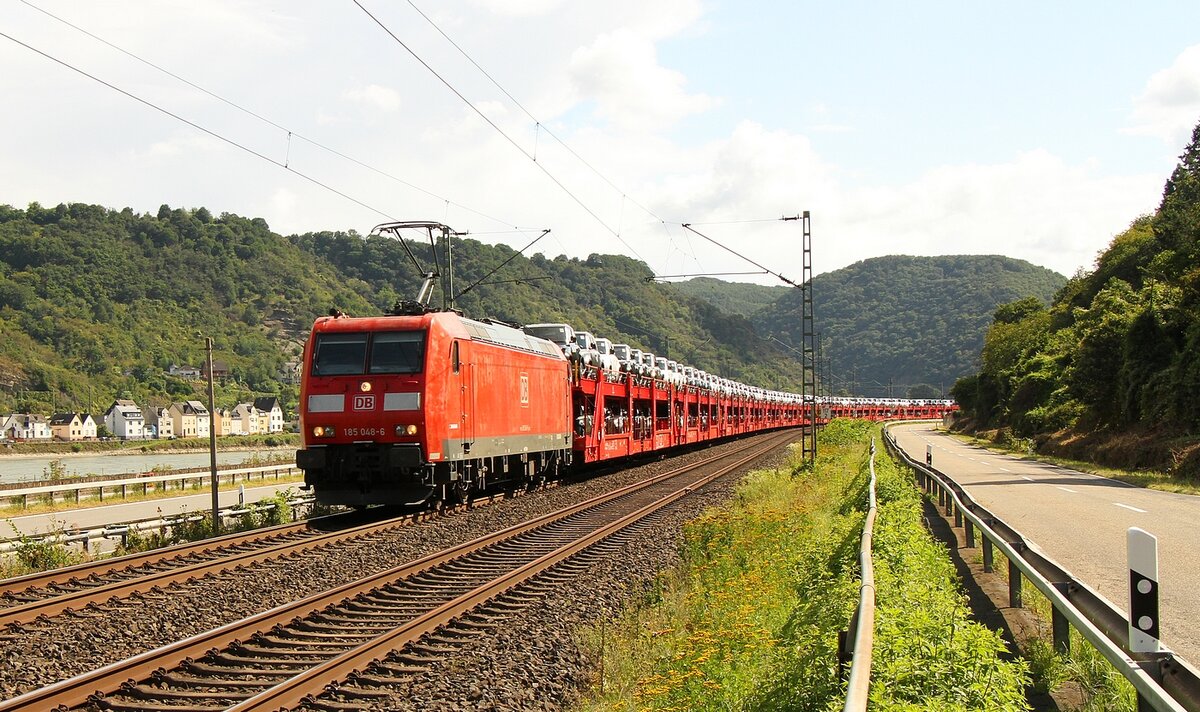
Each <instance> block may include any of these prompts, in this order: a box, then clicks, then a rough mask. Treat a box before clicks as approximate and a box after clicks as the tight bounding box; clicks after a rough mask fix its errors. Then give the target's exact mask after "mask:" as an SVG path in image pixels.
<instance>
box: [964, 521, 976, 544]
mask: <svg viewBox="0 0 1200 712" xmlns="http://www.w3.org/2000/svg"><path fill="white" fill-rule="evenodd" d="M963 529H964V530H965V533H966V537H967V548H968V549H974V548H975V524H973V523H972V522H971V520H970V519H968V520H967V521H966V522H965V526H964V527H963Z"/></svg>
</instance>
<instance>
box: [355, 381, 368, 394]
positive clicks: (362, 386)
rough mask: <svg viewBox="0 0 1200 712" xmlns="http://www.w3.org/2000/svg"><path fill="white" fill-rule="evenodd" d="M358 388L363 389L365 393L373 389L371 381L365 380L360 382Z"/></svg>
mask: <svg viewBox="0 0 1200 712" xmlns="http://www.w3.org/2000/svg"><path fill="white" fill-rule="evenodd" d="M358 390H360V391H362V392H363V393H367V392H368V391H370V390H371V382H370V381H363V382H362V383H360V384H358Z"/></svg>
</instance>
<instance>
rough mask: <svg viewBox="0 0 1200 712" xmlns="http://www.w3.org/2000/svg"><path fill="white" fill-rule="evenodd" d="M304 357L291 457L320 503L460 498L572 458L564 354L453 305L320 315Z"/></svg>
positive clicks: (547, 471)
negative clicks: (297, 436)
mask: <svg viewBox="0 0 1200 712" xmlns="http://www.w3.org/2000/svg"><path fill="white" fill-rule="evenodd" d="M304 364H305V370H304V373H303V375H302V378H301V384H300V397H301V429H302V431H303V434H304V449H302V450H300V451H298V452H297V453H296V464H297V466H298V467H300V468H301V469H303V470H304V480H305V483H306V484H308V485H310V486H312V487H313V489H314V491H315V492H316V497H317V499H318V501H320V502H323V503H327V504H344V505H356V506H359V505H367V504H413V503H419V502H424V501H429V500H431V499H444V500H454V499H457V498H462V497H465V496H466V495H467V494H469V493H470V492H472V491H475V490H478V489H483V488H485V487H487V486H489V485H491V484H495V483H497V482H499V481H503V480H506V479H521V480H525V481H535V480H537V479H539V478H543V477H547V476H552V475H553V474H554V473H555V472H556V471H557V470H558V468H559V467H561V466H562V465H564V464H567V463H569V461H570V456H571V429H570V423H571V414H570V407H571V385H570V380H569V377H570V374H569V369H568V362H567V360H566V358H564V356H563V354H562V351H560V350H559V348H558V347H557V346H556V345H554V344H553V343H551V342H549V341H545V340H543V339H538V338H535V337H532V336H529V335H527V334H524V333H522V332H521V331H518V330H516V329H513V328H511V327H507V326H504V325H501V324H496V323H489V322H483V321H473V320H471V319H466V318H463V317H462V316H460V315H458V314H457V313H455V312H452V311H443V312H428V313H418V314H411V315H395V316H381V317H369V318H352V317H345V316H331V317H322V318H320V319H318V320H317V322H316V323H315V324H314V325H313V330H312V336H311V337H310V339H309V341H308V344H307V345H306V347H305V358H304Z"/></svg>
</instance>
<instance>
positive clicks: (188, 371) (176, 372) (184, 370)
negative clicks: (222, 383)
mask: <svg viewBox="0 0 1200 712" xmlns="http://www.w3.org/2000/svg"><path fill="white" fill-rule="evenodd" d="M213 370H214V371H215V370H216V369H213ZM167 373H169V374H170V375H172V376H178V377H180V378H186V379H188V380H195V379H197V378H199V377H200V369H198V368H196V367H195V366H176V365H175V364H171V366H170V367H169V368H167Z"/></svg>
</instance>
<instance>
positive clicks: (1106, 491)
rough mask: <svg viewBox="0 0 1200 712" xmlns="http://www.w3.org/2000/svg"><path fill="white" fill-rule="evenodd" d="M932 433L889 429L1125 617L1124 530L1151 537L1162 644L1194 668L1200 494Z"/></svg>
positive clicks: (1198, 641)
mask: <svg viewBox="0 0 1200 712" xmlns="http://www.w3.org/2000/svg"><path fill="white" fill-rule="evenodd" d="M934 427H935V426H933V425H928V424H914V425H902V426H892V427H891V428H890V430H891V432H892V433H893V434H894V435H895V436H896V440H897V442H898V443H899V445H900V446H901V447H902V448H903V449H904V450H905V451H906V452H907V453H908V454H909V456H911V457H912V458H913V459H915V460H917V461H918V462H924V461H925V447H926V445H932V446H933V466H934V467H935V468H937V469H938V470H939V471H941V472H943V473H945V474H946V475H948V476H949V477H951V478H952V479H954V480H955V481H956V482H958V483H959V484H960V485H962V487H963V489H965V490H966V491H967V493H968V494H969V495H970V496H971V498H972V499H974V500H975V501H976V502H977V503H978V504H980V505H981V506H983V507H986V508H987V509H988V510H989V511H991V512H992V514H995V515H996V516H997V517H999V518H1000V519H1003V520H1004V521H1005V522H1006V523H1007V524H1008V525H1009V526H1011V527H1013V528H1014V529H1016V530H1017V531H1018V532H1020V533H1021V535H1022V536H1024V537H1025V539H1026V540H1027V541H1028V542H1029V543H1030V544H1031V545H1032V546H1036V547H1037V548H1038V550H1039V551H1040V552H1042V553H1044V554H1045V555H1047V556H1049V557H1050V558H1052V559H1054V560H1055V561H1057V562H1058V563H1059V565H1061V566H1062V567H1063V568H1065V569H1066V570H1067V571H1069V572H1071V574H1073V575H1074V576H1075V577H1076V578H1078V579H1080V580H1081V581H1083V582H1084V583H1086V584H1087V585H1088V586H1091V587H1092V588H1093V589H1095V590H1096V591H1098V592H1099V593H1100V595H1102V596H1104V597H1105V598H1107V599H1108V600H1109V601H1111V602H1112V603H1113V604H1115V605H1116V606H1117V608H1119V609H1121V611H1122V612H1124V613H1125V614H1126V615H1128V613H1129V569H1128V563H1127V556H1126V550H1125V547H1126V544H1125V533H1126V530H1128V529H1129V527H1141V528H1142V529H1145V530H1146V531H1148V532H1150V533H1151V534H1153V535H1154V536H1156V537H1158V557H1159V565H1158V575H1159V583H1160V585H1161V593H1162V597H1161V598H1160V600H1159V612H1160V616H1161V624H1160V631H1161V633H1162V640H1163V642H1164V643H1166V645H1167V646H1168V647H1170V648H1171V649H1172V650H1174V651H1175V652H1176V653H1178V654H1179V655H1180V656H1182V657H1183V658H1184V659H1185V660H1187V661H1188V662H1189V663H1191V664H1192V665H1193V666H1197V665H1198V664H1200V497H1196V496H1193V495H1186V494H1175V493H1172V492H1161V491H1158V490H1149V489H1144V488H1141V487H1135V486H1133V485H1129V484H1126V483H1124V482H1118V481H1116V480H1111V479H1108V478H1107V477H1100V476H1098V475H1091V474H1087V473H1083V472H1078V471H1075V470H1069V469H1066V468H1063V467H1059V466H1057V465H1051V464H1047V463H1041V462H1034V461H1030V460H1022V459H1020V458H1016V457H1012V456H1009V455H1001V454H996V453H993V452H990V451H988V450H985V449H983V448H980V447H976V446H973V445H967V444H965V443H962V442H959V441H958V440H955V439H954V438H952V437H950V436H949V435H947V434H946V433H944V432H937V431H936V430H935V429H934Z"/></svg>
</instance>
